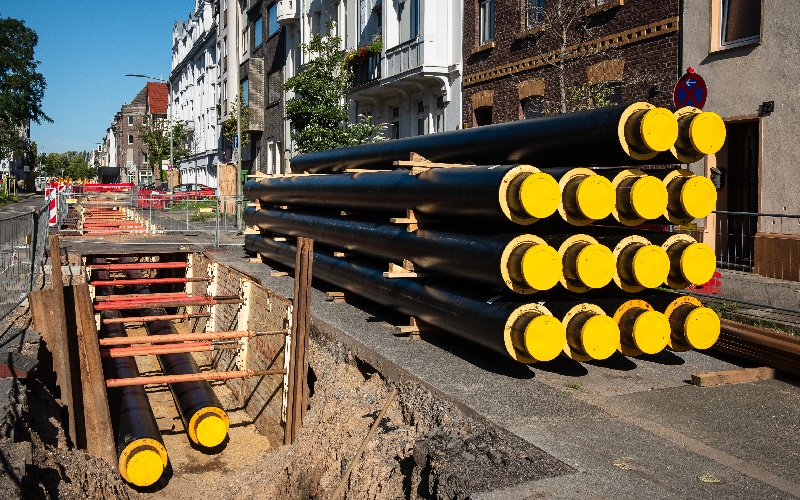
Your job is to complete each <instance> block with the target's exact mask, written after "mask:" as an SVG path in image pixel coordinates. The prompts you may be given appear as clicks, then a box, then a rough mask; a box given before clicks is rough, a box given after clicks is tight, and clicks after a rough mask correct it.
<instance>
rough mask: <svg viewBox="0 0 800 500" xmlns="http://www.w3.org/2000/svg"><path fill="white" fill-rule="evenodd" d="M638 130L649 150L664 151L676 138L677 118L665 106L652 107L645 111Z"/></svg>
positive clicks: (673, 143)
mask: <svg viewBox="0 0 800 500" xmlns="http://www.w3.org/2000/svg"><path fill="white" fill-rule="evenodd" d="M640 130H641V133H642V141H644V145H645V146H646V147H647V148H648V149H650V151H666V150H668V149H669V148H671V147H672V146H673V145H675V141H676V140H678V120H677V118H675V115H673V114H672V113H670V111H669V110H668V109H666V108H653V109H651V110H650V111H648V112H647V113H645V115H644V117H643V118H642V125H641V129H640Z"/></svg>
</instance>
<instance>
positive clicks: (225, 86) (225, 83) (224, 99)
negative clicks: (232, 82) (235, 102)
mask: <svg viewBox="0 0 800 500" xmlns="http://www.w3.org/2000/svg"><path fill="white" fill-rule="evenodd" d="M222 114H224V115H227V114H228V80H223V81H222Z"/></svg>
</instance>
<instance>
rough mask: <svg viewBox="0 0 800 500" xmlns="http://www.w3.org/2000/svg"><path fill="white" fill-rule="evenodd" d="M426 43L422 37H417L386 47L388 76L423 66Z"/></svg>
mask: <svg viewBox="0 0 800 500" xmlns="http://www.w3.org/2000/svg"><path fill="white" fill-rule="evenodd" d="M424 45H425V44H424V43H423V41H422V39H421V38H419V37H417V38H414V39H412V40H409V41H407V42H404V43H401V44H400V45H398V46H396V47H392V48H389V49H386V78H391V77H393V76H395V75H399V74H401V73H405V72H406V71H409V70H412V69H416V68H419V67H421V66H422V64H423V61H424V57H425V54H424V51H423V48H424Z"/></svg>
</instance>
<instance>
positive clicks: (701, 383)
mask: <svg viewBox="0 0 800 500" xmlns="http://www.w3.org/2000/svg"><path fill="white" fill-rule="evenodd" d="M773 378H775V369H774V368H770V367H768V366H760V367H758V368H738V369H735V370H723V371H718V372H701V373H695V374H693V375H692V385H696V386H698V387H714V386H717V385H730V384H744V383H748V382H759V381H761V380H771V379H773Z"/></svg>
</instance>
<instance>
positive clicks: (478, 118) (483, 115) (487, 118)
mask: <svg viewBox="0 0 800 500" xmlns="http://www.w3.org/2000/svg"><path fill="white" fill-rule="evenodd" d="M491 124H492V108H489V107H486V108H478V109H476V110H475V125H477V126H478V127H482V126H483V125H491Z"/></svg>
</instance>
